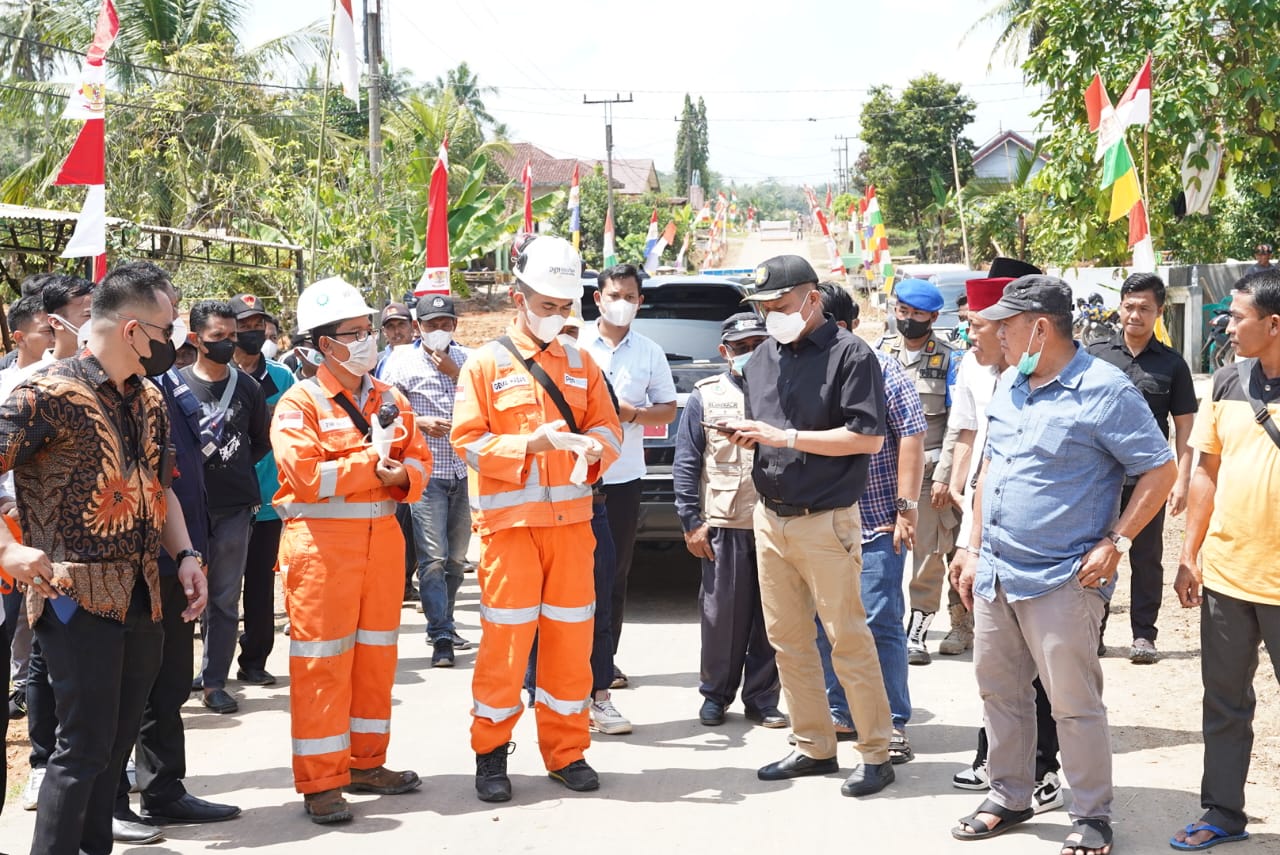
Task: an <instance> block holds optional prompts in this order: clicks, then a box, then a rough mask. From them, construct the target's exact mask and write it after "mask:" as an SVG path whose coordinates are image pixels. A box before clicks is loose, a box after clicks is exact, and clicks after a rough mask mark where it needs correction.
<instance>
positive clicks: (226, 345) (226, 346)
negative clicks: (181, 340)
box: [200, 338, 236, 365]
mask: <svg viewBox="0 0 1280 855" xmlns="http://www.w3.org/2000/svg"><path fill="white" fill-rule="evenodd" d="M200 344H201V345H202V346H203V347H204V355H205V356H207V357H208V358H209V361H210V362H216V363H218V364H219V365H226V364H227V363H228V362H230V361H231V355H232V354H233V353H235V351H236V341H235V339H233V338H224V339H223V340H222V341H204V340H201V342H200Z"/></svg>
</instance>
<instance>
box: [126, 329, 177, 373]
mask: <svg viewBox="0 0 1280 855" xmlns="http://www.w3.org/2000/svg"><path fill="white" fill-rule="evenodd" d="M147 341H149V342H151V349H150V352H149V353H148V354H147V355H146V356H143V355H142V354H141V353H138V349H137V348H136V347H134V348H133V352H134V353H138V361H139V362H141V363H142V373H143V374H145V375H146V376H148V377H159V376H160V375H161V374H164V373H165V372H166V371H168V370H169V369H170V368H172V367H173V363H174V361H175V360H176V359H177V358H178V349H177V348H176V347H174V346H173V342H172V341H170V340H169V339H165V340H164V341H156V340H155V339H154V338H151V337H150V336H148V337H147ZM129 346H130V347H133V340H132V339H130V340H129Z"/></svg>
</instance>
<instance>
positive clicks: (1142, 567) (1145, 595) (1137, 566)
mask: <svg viewBox="0 0 1280 855" xmlns="http://www.w3.org/2000/svg"><path fill="white" fill-rule="evenodd" d="M1132 497H1133V486H1132V485H1130V486H1127V487H1125V488H1124V489H1123V490H1122V491H1121V492H1120V512H1121V513H1124V509H1125V508H1126V507H1128V506H1129V499H1131V498H1132ZM1164 510H1165V506H1164V505H1161V506H1160V510H1158V511H1156V515H1155V516H1154V517H1152V519H1151V522H1149V523H1147V525H1146V527H1145V528H1143V529H1142V531H1140V532H1138V536H1137V537H1135V538H1134V539H1133V547H1132V548H1131V549H1130V550H1129V567H1130V568H1131V570H1132V572H1131V574H1130V576H1129V627H1130V628H1131V629H1132V630H1133V637H1134V638H1145V639H1147V640H1148V641H1152V642H1154V641H1155V640H1156V633H1157V631H1158V630H1157V629H1156V620H1157V619H1158V618H1159V617H1160V595H1161V594H1162V593H1163V592H1164V563H1163V562H1164ZM1110 611H1111V604H1110V603H1108V604H1107V610H1106V611H1104V612H1103V613H1102V629H1103V631H1104V632H1105V631H1106V629H1107V615H1108V614H1110Z"/></svg>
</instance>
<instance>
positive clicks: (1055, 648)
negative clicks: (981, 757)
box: [973, 575, 1112, 820]
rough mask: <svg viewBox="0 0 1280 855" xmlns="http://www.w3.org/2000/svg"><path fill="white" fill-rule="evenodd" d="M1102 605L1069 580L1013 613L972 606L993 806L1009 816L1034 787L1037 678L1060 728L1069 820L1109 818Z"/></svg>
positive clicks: (1012, 607)
mask: <svg viewBox="0 0 1280 855" xmlns="http://www.w3.org/2000/svg"><path fill="white" fill-rule="evenodd" d="M1102 606H1103V601H1102V597H1101V596H1100V595H1099V594H1098V593H1097V592H1096V591H1094V590H1093V589H1089V590H1086V589H1085V588H1083V587H1081V585H1080V582H1079V580H1077V579H1076V577H1075V576H1074V575H1073V576H1072V577H1071V578H1070V579H1069V580H1068V581H1067V582H1066V584H1064V585H1061V586H1059V587H1057V588H1055V589H1053V590H1052V591H1050V592H1048V593H1047V594H1043V595H1041V596H1039V597H1035V598H1032V599H1028V600H1019V601H1017V602H1014V603H1011V602H1009V601H1008V599H1006V597H1005V593H1004V588H1003V587H1002V586H1000V585H999V584H998V583H997V585H996V598H995V600H994V601H992V602H987V601H986V600H983V599H981V598H975V599H974V615H973V624H974V640H973V668H974V674H975V676H976V677H977V679H978V691H979V693H981V695H982V702H983V717H984V719H985V721H986V728H987V737H988V740H989V743H990V748H989V749H988V754H987V771H988V773H989V774H990V775H991V798H992V800H993V801H995V802H997V803H998V804H1000V805H1003V806H1004V807H1006V808H1009V809H1010V810H1025V809H1026V808H1028V807H1030V806H1031V794H1032V790H1033V788H1034V787H1035V784H1036V778H1035V767H1036V700H1035V698H1036V695H1035V690H1034V689H1033V688H1032V686H1031V681H1032V680H1034V679H1035V677H1036V675H1037V673H1038V674H1039V676H1040V682H1041V683H1042V684H1043V685H1044V689H1045V693H1046V694H1047V695H1048V696H1049V703H1050V704H1051V705H1052V706H1053V718H1054V720H1055V721H1056V722H1057V723H1058V742H1059V745H1060V746H1061V750H1062V770H1063V773H1064V774H1065V776H1066V779H1067V783H1068V784H1069V785H1070V786H1071V816H1072V817H1073V818H1084V819H1104V820H1109V819H1110V817H1111V800H1112V784H1111V731H1110V728H1109V727H1108V725H1107V708H1106V706H1104V705H1103V703H1102V663H1101V662H1099V661H1098V653H1097V649H1098V634H1099V631H1100V626H1101V622H1102Z"/></svg>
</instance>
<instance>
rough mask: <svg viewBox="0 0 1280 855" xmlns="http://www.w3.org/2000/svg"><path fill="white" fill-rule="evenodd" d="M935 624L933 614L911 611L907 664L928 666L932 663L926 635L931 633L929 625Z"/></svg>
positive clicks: (908, 627)
mask: <svg viewBox="0 0 1280 855" xmlns="http://www.w3.org/2000/svg"><path fill="white" fill-rule="evenodd" d="M931 623H933V612H922V611H920V609H912V610H911V621H910V622H909V623H908V624H907V664H908V665H928V664H929V663H930V662H932V661H933V660H932V658H931V657H930V656H929V647H928V645H927V644H926V643H925V635H926V633H928V632H929V624H931Z"/></svg>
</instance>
